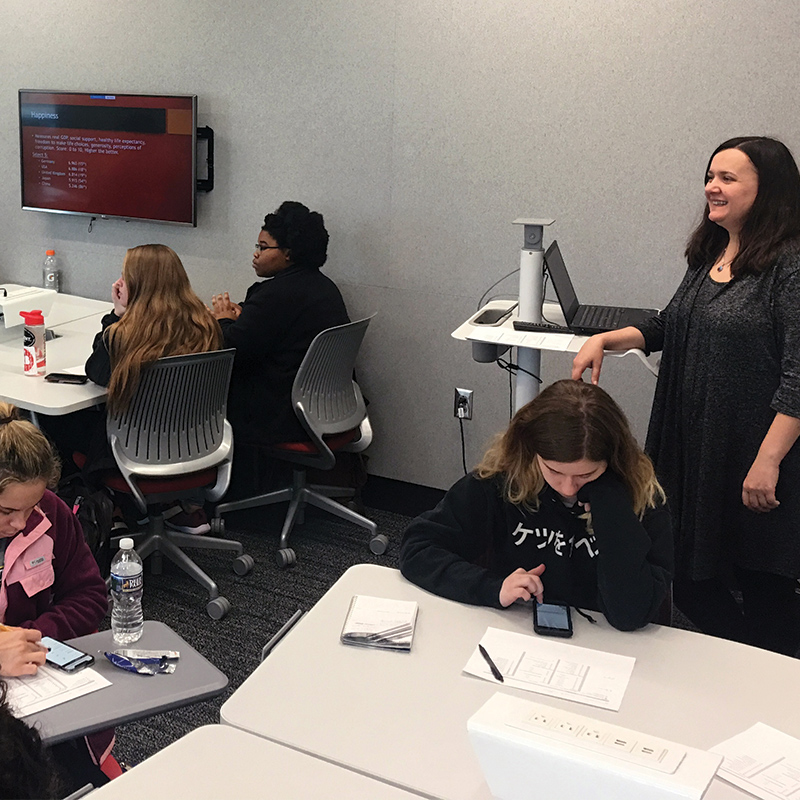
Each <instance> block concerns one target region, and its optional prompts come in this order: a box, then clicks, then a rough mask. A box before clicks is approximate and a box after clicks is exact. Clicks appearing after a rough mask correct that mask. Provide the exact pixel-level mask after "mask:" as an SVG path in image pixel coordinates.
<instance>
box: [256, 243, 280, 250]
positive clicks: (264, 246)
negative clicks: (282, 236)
mask: <svg viewBox="0 0 800 800" xmlns="http://www.w3.org/2000/svg"><path fill="white" fill-rule="evenodd" d="M256 250H260V251H261V252H262V253H263V252H264V251H265V250H283V248H282V247H281V246H280V245H278V244H261V242H256Z"/></svg>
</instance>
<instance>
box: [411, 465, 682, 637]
mask: <svg viewBox="0 0 800 800" xmlns="http://www.w3.org/2000/svg"><path fill="white" fill-rule="evenodd" d="M578 497H579V499H580V500H581V502H589V503H590V504H591V518H592V527H593V533H590V532H589V531H588V530H587V525H586V520H585V519H581V518H580V515H581V514H583V509H582V508H581V507H580V506H577V505H576V506H575V508H573V509H570V508H568V507H567V506H565V505H564V504H563V502H562V501H561V499H560V497H559V496H558V495H557V494H556V493H555V492H554V491H553V490H552V489H551V488H550V487H549V486H545V488H544V490H543V491H542V493H541V494H540V495H539V508H538V510H536V511H533V510H530V509H525V508H524V507H522V506H517V505H513V504H511V503H509V502H507V501H505V500H504V499H503V496H502V480H501V479H500V478H499V477H496V478H494V479H491V480H481V479H479V478H477V477H476V476H475V475H468V476H467V477H465V478H462V479H461V480H460V481H458V483H456V484H455V486H453V487H452V488H451V489H450V491H448V492H447V494H446V495H445V497H444V499H443V500H442V501H441V502H440V503H439V505H438V506H436V508H435V509H433V510H432V511H428V512H426V513H424V514H422V515H421V516H420V517H418V518H417V519H415V520H414V521H413V522H412V523H411V525H410V526H409V528H408V530H406V532H405V535H404V536H403V542H402V545H401V550H400V569H401V571H402V573H403V575H404V576H405V577H406V578H408V579H409V580H410V581H412V582H414V583H416V584H417V585H419V586H421V587H422V588H424V589H427V590H428V591H431V592H434V593H435V594H438V595H441V596H443V597H448V598H450V599H451V600H457V601H459V602H462V603H474V604H475V605H485V606H494V607H496V608H500V607H501V606H500V600H499V595H500V587H501V586H502V584H503V581H504V580H505V578H507V577H508V576H509V575H510V574H511V573H512V572H514V570H516V569H518V568H519V567H522V568H524V569H526V570H528V569H533V568H534V567H537V566H539V564H545V571H544V573H543V575H542V583H543V584H544V596H545V600H546V601H548V602H564V603H568V604H569V605H573V606H577V607H579V608H590V609H595V610H599V611H602V612H603V613H604V614H605V615H606V617H607V619H608V621H609V622H610V623H611V624H612V625H613V626H614V627H615V628H618V629H620V630H633V629H635V628H640V627H642V626H643V625H646V624H647V623H648V622H650V621H651V620H652V619H653V618H654V617H655V615H656V613H657V612H658V609H659V607H660V606H661V604H662V602H663V601H664V598H665V597H666V595H667V591H668V589H669V585H670V582H671V580H672V536H671V533H670V521H669V512H668V511H667V509H666V508H665V507H664V506H658V507H656V508H654V509H650V510H648V511H647V512H646V513H645V514H644V516H643V518H642V519H641V520H639V518H638V517H637V516H636V514H634V512H633V508H632V504H631V500H630V497H629V495H628V492H627V489H626V488H625V486H624V485H623V484H622V482H621V481H620V480H619V478H617V477H616V476H615V475H613V474H612V473H610V472H605V473H604V474H603V475H601V476H600V477H599V478H598V479H597V480H595V481H592V482H591V483H588V484H586V485H585V486H584V487H583V488H582V489H581V490H580V492H579V493H578Z"/></svg>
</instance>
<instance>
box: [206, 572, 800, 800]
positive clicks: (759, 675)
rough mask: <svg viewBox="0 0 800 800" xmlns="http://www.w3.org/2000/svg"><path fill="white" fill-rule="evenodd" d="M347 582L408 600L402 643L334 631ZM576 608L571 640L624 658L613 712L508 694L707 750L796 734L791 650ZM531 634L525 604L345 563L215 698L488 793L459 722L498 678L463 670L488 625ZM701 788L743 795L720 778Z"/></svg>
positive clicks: (373, 759) (356, 758)
mask: <svg viewBox="0 0 800 800" xmlns="http://www.w3.org/2000/svg"><path fill="white" fill-rule="evenodd" d="M354 594H369V595H374V596H379V597H390V598H397V599H409V600H417V601H418V602H419V604H420V610H419V618H418V622H417V631H416V635H415V638H414V645H413V648H412V651H411V653H397V652H389V651H381V650H369V649H366V648H358V647H348V646H346V645H342V644H340V642H339V634H340V632H341V628H342V623H343V621H344V618H345V614H346V612H347V608H348V605H349V603H350V599H351V597H352V596H353V595H354ZM596 616H597V617H598V619H599V621H598V624H597V625H590V624H589V623H588V622H587V621H585V620H584V619H582V618H581V617H579V616H577V615H576V616H575V617H574V619H573V623H574V626H575V636H574V637H573V639H572V640H571V642H572V643H573V644H575V645H579V646H581V647H588V648H592V649H598V650H606V651H609V652H614V653H620V654H623V655H631V656H635V657H636V659H637V661H636V666H635V668H634V672H633V676H632V679H631V682H630V684H629V686H628V689H627V692H626V694H625V698H624V700H623V703H622V708H621V709H620V711H619V712H613V711H606V710H602V709H597V708H592V707H590V706H585V705H580V704H576V703H570V702H568V701H564V700H558V699H556V698H551V697H545V696H544V695H537V694H532V693H528V692H522V691H520V690H515V689H505V688H504V689H503V691H509V692H510V693H511V694H514V695H517V696H519V697H525V698H527V699H532V700H536V701H539V702H544V703H546V704H550V705H553V706H558V707H561V708H565V709H571V710H573V711H577V712H578V713H580V714H582V715H586V716H592V717H595V718H597V719H604V720H607V721H610V722H614V723H617V724H620V725H623V726H626V727H630V728H633V729H636V730H641V731H643V732H647V733H651V734H654V735H657V736H661V737H664V738H666V739H671V740H674V741H677V742H682V743H684V744H687V745H691V746H693V747H698V748H703V749H708V748H709V747H711V746H712V745H715V744H717V743H719V742H721V741H722V740H724V739H727V738H729V737H730V736H732V735H734V734H735V733H739V732H740V731H743V730H745V729H746V728H749V727H750V726H751V725H752V724H753V723H755V722H757V721H759V720H760V721H762V722H765V723H767V724H769V725H772V726H773V727H776V728H778V729H780V730H783V731H785V732H786V733H788V734H791V735H793V736H800V715H798V714H797V695H796V693H797V686H798V685H800V662H798V661H796V660H794V659H790V658H787V657H785V656H779V655H775V654H774V653H769V652H766V651H763V650H757V649H755V648H750V647H745V646H744V645H739V644H736V643H733V642H728V641H724V640H721V639H714V638H712V637H708V636H703V635H701V634H696V633H690V632H688V631H682V630H677V629H673V628H664V627H661V626H657V625H650V626H648V627H647V628H645V629H643V630H641V631H636V632H633V633H622V632H620V631H615V630H614V629H613V628H611V627H610V626H609V625H608V624H607V623H606V622H605V620H604V619H603V618H602V616H601V615H599V614H597V615H596ZM489 625H491V626H494V627H498V628H504V629H507V630H514V631H519V632H523V633H532V623H531V609H530V606H515V607H512V608H510V609H505V610H496V609H489V608H478V607H475V606H466V605H462V604H459V603H454V602H451V601H449V600H444V599H442V598H440V597H436V596H434V595H431V594H428V593H427V592H425V591H423V590H421V589H419V588H417V587H416V586H413V585H412V584H410V583H408V582H407V581H406V580H405V579H403V578H402V576H401V575H400V573H399V572H397V571H396V570H391V569H387V568H384V567H378V566H373V565H365V564H362V565H358V566H355V567H351V568H350V569H349V570H348V571H347V572H346V573H345V574H344V575H343V576H342V578H340V580H339V581H337V583H336V584H334V586H333V587H332V588H331V589H330V591H329V592H327V593H326V594H325V596H324V597H323V598H322V599H321V600H320V602H319V603H318V604H317V605H316V606H315V607H314V608H313V609H312V610H311V611H310V612H309V613H308V614H307V615H306V616H305V617H304V618H303V620H302V621H301V622H300V623H299V624H298V625H297V627H296V628H295V629H294V630H293V631H292V632H291V633H290V634H289V635H288V636H287V637H286V638H285V639H284V640H283V641H282V642H281V643H280V644H279V645H278V647H277V648H276V649H275V650H274V652H273V653H272V654H271V655H270V656H269V657H268V658H267V659H266V660H265V661H264V662H263V663H262V664H261V665H260V666H259V667H258V669H256V670H255V672H254V673H253V674H252V675H251V676H250V677H249V678H248V679H247V680H246V681H245V682H244V683H243V684H242V686H241V687H240V688H239V689H238V690H237V691H236V692H235V693H234V694H233V695H232V696H231V697H230V698H229V699H228V700H227V701H226V702H225V704H224V705H223V706H222V710H221V719H222V721H223V722H224V723H226V724H229V725H233V726H236V727H238V728H241V729H243V730H246V731H249V732H250V733H255V734H257V735H259V736H263V737H265V738H267V739H270V740H272V741H275V742H278V743H281V744H285V745H289V746H291V747H295V748H297V749H298V750H302V751H303V752H306V753H309V754H311V755H315V756H318V757H321V758H324V759H326V760H328V761H332V762H333V763H335V764H340V765H342V766H345V767H348V768H350V769H355V770H357V771H359V772H362V773H364V774H366V775H371V776H373V777H375V778H378V779H380V780H384V781H387V782H390V783H392V784H395V785H398V786H402V787H404V788H406V789H409V790H411V791H417V792H419V793H420V794H424V795H426V796H429V797H435V798H447V799H448V800H479V799H480V800H489V798H490V797H491V795H490V794H489V790H488V788H487V786H486V784H485V782H484V780H483V776H482V774H481V772H480V769H479V766H478V762H477V759H476V758H475V756H474V754H473V752H472V748H471V746H470V744H469V741H468V738H467V729H466V725H467V720H468V719H469V717H470V716H472V714H473V713H474V712H475V711H477V709H478V708H479V707H480V706H481V705H482V704H483V703H484V702H485V701H486V700H487V699H488V698H489V697H490V696H491V695H492V694H494V692H496V691H497V684H495V683H489V682H488V681H483V680H480V679H478V678H474V677H471V676H466V675H463V674H462V672H461V670H462V668H463V667H464V665H465V664H466V662H467V660H468V658H469V656H470V654H471V653H472V652H473V650H474V648H475V646H476V644H477V642H478V641H479V640H480V638H481V636H482V635H483V633H484V631H485V630H486V628H487V626H489ZM706 797H707V798H709V799H713V800H720V798H744V797H747V795H745V794H744V793H743V792H740V791H739V790H737V789H734V788H733V787H731V786H728V785H727V784H725V783H723V782H722V781H719V780H714V781H713V782H712V785H711V788H710V789H709V791H708V793H707V795H706Z"/></svg>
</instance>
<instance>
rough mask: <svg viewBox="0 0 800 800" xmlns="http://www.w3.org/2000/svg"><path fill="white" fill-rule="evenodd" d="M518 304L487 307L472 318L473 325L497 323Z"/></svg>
mask: <svg viewBox="0 0 800 800" xmlns="http://www.w3.org/2000/svg"><path fill="white" fill-rule="evenodd" d="M516 307H517V306H516V304H515V305H513V306H511V308H487V309H486V311H483V312H481V313H480V314H478V316H477V317H475V319H474V320H472V324H473V325H497V323H498V322H502V321H503V320H504V319H505V318H506V317H507V316H509V315H510V314H511V312H512V311H513V310H514V309H515V308H516Z"/></svg>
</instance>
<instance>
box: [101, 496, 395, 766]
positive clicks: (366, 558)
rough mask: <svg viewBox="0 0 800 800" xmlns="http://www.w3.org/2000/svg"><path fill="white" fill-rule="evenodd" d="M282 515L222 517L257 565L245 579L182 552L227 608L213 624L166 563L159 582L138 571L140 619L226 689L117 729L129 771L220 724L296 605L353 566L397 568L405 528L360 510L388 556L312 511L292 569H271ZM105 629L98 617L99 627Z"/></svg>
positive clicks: (354, 530) (221, 564)
mask: <svg viewBox="0 0 800 800" xmlns="http://www.w3.org/2000/svg"><path fill="white" fill-rule="evenodd" d="M285 513H286V504H281V505H278V506H274V507H268V508H263V509H250V510H248V511H239V512H235V513H232V514H229V515H227V517H226V526H227V532H226V536H227V537H228V538H232V539H238V540H239V541H241V542H242V544H243V545H244V548H245V552H246V553H249V554H250V555H251V556H253V558H254V559H255V562H256V563H255V567H254V568H253V570H252V572H250V574H249V575H246V576H244V577H238V576H237V575H235V574H234V573H233V571H232V569H231V563H232V559H231V556H230V554H225V553H218V552H215V551H209V550H193V551H189V554H190V555H191V557H192V558H193V559H194V560H195V561H196V562H197V563H198V564H199V565H200V566H201V567H202V568H203V569H204V570H205V571H206V572H207V573H208V574H209V575H211V576H212V577H213V578H214V580H215V581H216V582H217V584H218V585H219V589H220V593H221V594H222V595H224V596H225V597H227V598H228V600H230V602H231V604H232V606H233V608H232V610H231V612H230V614H229V615H228V616H227V617H226V618H225V619H223V620H220V621H214V620H212V619H211V618H210V617H209V616H208V615H207V614H206V612H205V604H206V600H207V597H206V594H205V592H204V590H203V589H201V588H200V586H198V585H197V584H195V583H194V582H193V581H192V580H190V579H189V578H188V577H186V576H184V574H183V573H182V572H180V571H179V570H177V569H176V568H175V567H173V566H172V565H171V564H170V563H169V562H168V561H167V560H166V559H165V560H164V572H163V573H162V574H161V575H151V574H150V572H149V570H148V568H147V566H145V588H144V600H143V606H144V614H145V619H152V620H159V621H160V622H164V623H166V624H167V625H169V626H170V627H171V628H172V629H173V630H175V631H177V633H179V634H180V635H181V636H182V637H183V638H184V639H185V640H186V641H187V642H189V644H191V645H192V647H194V648H195V649H196V650H198V651H199V652H200V653H202V654H203V655H204V656H205V657H206V658H207V659H208V660H209V661H211V662H212V663H213V664H214V665H215V666H216V667H217V668H218V669H220V670H221V671H222V672H224V673H225V674H226V675H227V676H228V678H229V681H230V683H229V685H228V688H227V690H226V691H225V693H224V694H223V695H221V696H220V697H218V698H216V699H214V700H210V701H207V702H203V703H198V704H196V705H193V706H188V707H186V708H182V709H176V710H174V711H170V712H167V713H164V714H160V715H158V716H155V717H150V718H148V719H145V720H142V721H141V722H136V723H130V724H128V725H124V726H120V727H119V728H117V744H116V746H115V748H114V755H115V756H116V757H117V759H118V760H120V761H125V762H126V763H129V764H136V763H138V762H139V761H142V760H143V759H145V758H147V757H148V756H150V755H152V754H153V753H155V752H157V751H158V750H160V749H162V748H163V747H165V746H166V745H168V744H170V742H173V741H175V740H176V739H178V738H180V737H181V736H183V735H184V734H186V733H188V732H189V731H191V730H193V729H194V728H196V727H198V726H199V725H207V724H213V723H217V722H219V709H220V706H221V705H222V703H223V702H225V700H226V699H227V698H228V697H229V696H230V695H231V693H232V692H233V691H234V690H235V689H236V688H237V687H238V686H239V685H241V683H242V682H243V681H244V679H245V678H246V677H247V676H248V675H249V674H250V673H251V672H252V671H253V670H254V669H255V668H256V667H257V666H258V663H259V658H260V654H261V648H262V647H263V645H264V644H265V643H266V642H267V641H268V640H269V639H270V637H271V636H273V634H275V633H276V632H277V631H278V630H279V629H280V627H281V626H282V625H283V623H284V622H285V621H286V620H287V619H288V618H289V617H291V615H292V614H293V613H294V612H295V611H296V610H297V609H298V608H302V609H303V610H309V609H310V608H311V607H312V606H313V605H314V603H316V602H317V600H319V598H320V597H322V595H323V594H324V593H325V592H326V591H327V590H328V589H329V588H330V587H331V586H332V585H333V583H335V581H336V580H337V579H338V578H339V576H340V575H341V574H342V573H343V572H344V571H345V570H346V569H347V568H348V567H350V566H352V565H353V564H359V563H365V562H366V563H375V564H382V565H384V566H389V567H396V566H397V551H398V548H399V543H400V537H401V535H402V533H403V530H404V529H405V527H406V525H407V524H408V521H409V518H408V517H404V516H400V515H398V514H391V513H389V512H386V511H377V510H373V509H369V510H368V511H367V512H366V515H367V516H368V517H369V518H370V519H373V520H375V522H377V523H378V530H379V532H380V533H383V534H385V535H386V536H388V538H389V549H388V551H387V552H386V554H385V555H383V556H375V555H373V554H372V553H371V552H370V550H369V546H368V543H369V532H368V531H367V530H365V529H363V528H358V527H356V526H355V525H351V524H349V523H347V522H344V521H341V522H340V521H338V520H336V519H335V518H334V517H332V516H329V515H326V514H323V513H322V512H318V511H316V510H315V509H310V510H308V511H307V512H306V522H305V524H304V525H303V526H301V527H299V528H297V530H296V531H295V533H294V535H293V537H292V541H291V544H292V546H293V548H294V550H295V552H296V553H297V563H296V564H295V565H294V566H292V567H290V568H288V569H279V568H278V566H277V564H276V563H275V551H276V549H277V543H278V537H279V532H280V528H281V525H282V522H283V517H284V514H285ZM109 624H110V622H109V620H108V619H106V621H105V624H104V625H103V627H105V628H107V627H109Z"/></svg>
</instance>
